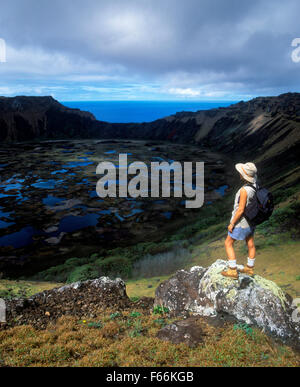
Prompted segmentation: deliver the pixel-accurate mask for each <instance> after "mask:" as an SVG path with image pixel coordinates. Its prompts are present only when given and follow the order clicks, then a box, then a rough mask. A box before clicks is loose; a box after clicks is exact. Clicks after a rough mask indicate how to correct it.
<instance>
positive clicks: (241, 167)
mask: <svg viewBox="0 0 300 387" xmlns="http://www.w3.org/2000/svg"><path fill="white" fill-rule="evenodd" d="M235 168H236V170H237V171H238V172H239V173H240V174H241V175H242V176H243V178H244V179H245V180H246V181H249V183H252V184H254V183H256V180H257V169H256V166H255V164H253V163H246V164H241V163H239V164H236V166H235Z"/></svg>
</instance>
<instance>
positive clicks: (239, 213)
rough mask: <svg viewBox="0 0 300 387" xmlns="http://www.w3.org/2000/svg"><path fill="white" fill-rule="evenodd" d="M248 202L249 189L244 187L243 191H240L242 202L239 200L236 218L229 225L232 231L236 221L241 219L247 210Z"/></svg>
mask: <svg viewBox="0 0 300 387" xmlns="http://www.w3.org/2000/svg"><path fill="white" fill-rule="evenodd" d="M246 203H247V191H246V190H245V188H242V189H241V191H240V202H239V207H238V209H237V211H236V213H235V215H234V218H233V219H232V221H231V223H230V225H229V226H228V230H229V231H230V232H232V230H233V228H234V226H235V225H236V223H237V222H238V220H239V219H240V217H241V216H242V215H243V213H244V211H245V207H246Z"/></svg>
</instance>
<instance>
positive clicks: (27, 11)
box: [0, 0, 300, 98]
mask: <svg viewBox="0 0 300 387" xmlns="http://www.w3.org/2000/svg"><path fill="white" fill-rule="evenodd" d="M299 15H300V3H299V1H298V0H287V1H285V2H283V1H279V0H273V1H269V0H252V1H240V0H226V1H221V0H219V1H217V0H201V1H200V0H185V1H182V0H85V1H83V0H52V1H50V0H39V1H38V2H37V1H36V0H26V1H24V0H10V1H9V2H6V3H5V4H1V13H0V38H3V39H5V41H6V43H7V47H8V48H7V51H8V54H10V55H8V61H7V63H6V64H0V76H1V78H2V89H1V87H0V93H1V91H2V94H3V93H4V94H5V93H6V92H9V88H11V90H19V89H20V88H21V86H20V85H23V86H24V87H25V88H27V89H28V90H29V91H30V90H31V89H32V90H33V91H34V90H36V92H39V91H40V92H44V91H45V89H47V86H48V87H49V90H50V89H51V87H52V90H54V91H53V92H55V93H58V94H59V95H63V93H65V95H67V94H68V90H69V91H71V90H73V89H76V88H78V90H79V89H80V90H81V92H82V93H86V92H87V88H90V92H91V93H93V92H92V91H91V88H94V89H95V90H98V93H100V92H101V90H102V92H103V91H104V90H103V88H106V90H107V91H108V93H109V90H111V89H112V88H115V89H116V90H118V89H120V91H121V90H123V91H124V92H125V91H126V90H127V89H131V90H132V93H133V92H135V93H137V97H139V96H142V95H143V93H144V95H147V93H150V94H151V95H152V96H155V97H159V95H161V96H162V97H163V98H166V97H167V96H168V95H171V96H174V97H175V96H176V95H177V96H186V97H193V98H205V97H216V98H221V97H222V96H223V97H224V98H229V97H231V96H238V97H239V96H245V97H247V96H252V95H259V94H278V93H280V92H284V91H289V90H292V91H299V86H300V63H294V62H292V61H291V51H292V47H291V42H292V40H293V39H294V38H295V37H300V31H299ZM133 83H134V87H133ZM17 85H18V87H17ZM137 85H138V86H137ZM50 86H51V87H50ZM30 88H31V89H30ZM72 88H73V89H72ZM126 88H127V89H126ZM63 90H64V91H63ZM95 90H94V92H96V91H95ZM50 91H51V90H50ZM72 93H73V91H72ZM176 93H177V94H176ZM121 94H122V92H121ZM125 94H126V93H125ZM129 94H130V93H129ZM150 94H149V95H150ZM93 95H95V94H93ZM126 95H127V94H126ZM130 95H131V96H133V94H130ZM85 97H86V96H85Z"/></svg>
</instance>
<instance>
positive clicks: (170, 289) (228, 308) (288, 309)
mask: <svg viewBox="0 0 300 387" xmlns="http://www.w3.org/2000/svg"><path fill="white" fill-rule="evenodd" d="M226 266H227V263H226V261H223V260H217V261H216V262H215V263H214V264H212V265H211V266H210V267H209V268H207V269H205V268H203V267H199V266H195V267H192V268H191V269H190V270H189V271H185V270H179V271H177V273H176V274H175V275H174V277H172V278H171V279H169V280H167V281H165V282H163V283H162V284H160V286H159V287H158V288H157V289H156V294H155V302H154V305H155V306H156V305H161V306H164V307H167V308H168V309H169V311H170V313H171V314H173V315H175V316H179V315H187V314H192V315H200V316H211V317H218V316H222V315H227V316H231V317H233V318H235V319H236V320H238V321H241V322H244V323H247V324H249V325H252V324H254V325H257V326H258V327H260V328H262V329H263V330H264V331H266V332H268V333H271V334H274V335H276V336H278V337H280V338H281V339H284V340H285V339H292V340H293V341H296V342H297V341H298V342H299V338H300V324H299V321H298V320H299V319H298V318H297V317H296V318H295V315H296V314H297V313H295V309H296V306H294V305H293V300H292V298H291V297H290V296H289V295H288V294H286V293H285V292H284V291H283V290H282V289H281V288H280V287H279V286H277V285H276V284H275V283H274V282H272V281H269V280H267V279H265V278H263V277H261V276H259V275H255V276H254V277H253V278H251V277H249V276H247V275H243V274H240V276H239V280H238V281H237V280H234V279H231V278H226V277H223V276H222V275H221V271H222V270H224V268H225V267H226Z"/></svg>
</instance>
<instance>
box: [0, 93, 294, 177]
mask: <svg viewBox="0 0 300 387" xmlns="http://www.w3.org/2000/svg"><path fill="white" fill-rule="evenodd" d="M63 138H71V139H73V138H106V139H107V138H123V139H124V138H126V139H143V140H160V141H170V142H177V143H193V144H199V145H201V146H206V147H209V148H212V149H214V150H217V151H220V152H222V153H230V154H232V155H233V156H237V155H238V156H239V158H241V157H242V158H243V159H244V161H245V160H246V159H247V158H249V157H251V158H253V155H255V160H256V161H257V162H259V163H261V165H263V166H264V162H265V163H266V162H267V165H265V167H266V170H267V169H268V165H270V160H272V161H274V162H275V163H276V164H277V165H279V167H280V165H281V166H282V168H284V169H286V168H290V167H291V166H295V162H298V161H299V146H300V93H287V94H282V95H280V96H278V97H259V98H255V99H253V100H251V101H248V102H243V101H242V102H239V103H237V104H234V105H231V106H229V107H226V108H218V109H211V110H203V111H198V112H195V113H192V112H180V113H176V114H175V115H172V116H169V117H165V118H162V119H159V120H156V121H153V122H149V123H141V124H130V123H128V124H111V123H107V122H102V121H97V120H96V119H95V117H94V116H93V115H92V114H91V113H89V112H84V111H80V110H78V109H70V108H67V107H65V106H63V105H62V104H60V103H59V102H57V101H55V100H54V99H53V98H52V97H14V98H5V97H0V141H1V142H13V141H26V140H40V139H63ZM241 161H243V160H241ZM280 168H281V167H280Z"/></svg>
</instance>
